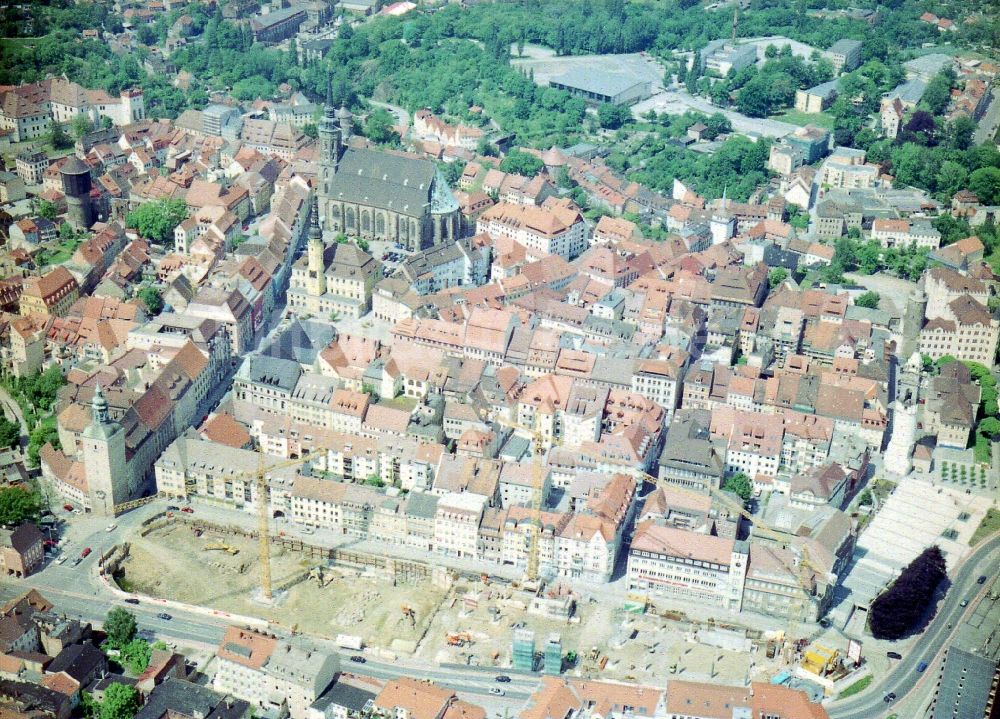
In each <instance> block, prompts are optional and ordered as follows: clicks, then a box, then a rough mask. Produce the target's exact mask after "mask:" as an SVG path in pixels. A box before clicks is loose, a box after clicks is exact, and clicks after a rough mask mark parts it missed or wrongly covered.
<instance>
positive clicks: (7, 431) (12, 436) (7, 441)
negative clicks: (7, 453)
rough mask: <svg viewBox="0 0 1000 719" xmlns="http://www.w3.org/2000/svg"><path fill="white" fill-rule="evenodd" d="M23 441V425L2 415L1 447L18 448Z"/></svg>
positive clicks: (0, 422) (0, 417) (0, 424)
mask: <svg viewBox="0 0 1000 719" xmlns="http://www.w3.org/2000/svg"><path fill="white" fill-rule="evenodd" d="M20 441H21V425H19V424H18V423H17V422H11V421H10V420H9V419H7V418H6V417H4V416H2V415H0V447H3V448H4V449H6V448H7V447H16V446H17V444H18V442H20Z"/></svg>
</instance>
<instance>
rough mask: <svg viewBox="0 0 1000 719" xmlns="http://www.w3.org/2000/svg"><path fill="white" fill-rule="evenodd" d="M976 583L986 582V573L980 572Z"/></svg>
mask: <svg viewBox="0 0 1000 719" xmlns="http://www.w3.org/2000/svg"><path fill="white" fill-rule="evenodd" d="M976 584H986V575H985V574H980V575H979V579H977V580H976Z"/></svg>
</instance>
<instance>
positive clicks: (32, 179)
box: [14, 150, 52, 185]
mask: <svg viewBox="0 0 1000 719" xmlns="http://www.w3.org/2000/svg"><path fill="white" fill-rule="evenodd" d="M50 164H52V161H51V160H49V156H48V155H46V154H45V153H44V152H39V151H38V150H25V151H24V152H22V153H20V154H18V156H17V158H16V159H15V160H14V165H15V167H16V168H17V176H18V177H20V178H21V179H22V180H24V184H26V185H41V184H42V179H43V178H44V175H45V171H46V170H47V169H49V165H50Z"/></svg>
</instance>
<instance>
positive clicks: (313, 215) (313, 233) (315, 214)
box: [309, 200, 323, 242]
mask: <svg viewBox="0 0 1000 719" xmlns="http://www.w3.org/2000/svg"><path fill="white" fill-rule="evenodd" d="M318 208H319V200H313V203H312V210H311V211H310V212H309V241H310V242H312V241H313V240H318V241H322V239H323V231H322V230H321V229H320V227H319V209H318Z"/></svg>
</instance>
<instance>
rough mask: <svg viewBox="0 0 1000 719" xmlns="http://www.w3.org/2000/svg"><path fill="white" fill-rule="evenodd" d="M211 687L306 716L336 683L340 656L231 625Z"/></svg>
mask: <svg viewBox="0 0 1000 719" xmlns="http://www.w3.org/2000/svg"><path fill="white" fill-rule="evenodd" d="M215 657H216V673H215V677H214V679H213V680H212V688H213V689H215V690H216V691H218V692H222V693H224V694H231V695H233V696H235V697H237V698H239V699H242V700H244V701H246V702H248V703H249V704H250V705H251V707H256V708H257V709H258V710H261V711H279V710H281V709H283V708H287V710H288V713H289V716H291V718H292V719H306V717H308V715H309V714H308V712H309V707H310V706H311V705H312V703H313V702H315V701H316V700H317V699H318V698H319V697H320V695H322V694H323V692H324V691H325V690H326V688H327V687H328V686H330V684H332V683H333V681H334V679H335V678H336V676H337V673H338V671H339V668H340V662H339V659H338V657H336V656H335V655H330V654H322V653H320V652H316V651H312V650H307V649H303V648H300V647H298V646H296V645H295V644H293V643H292V642H290V641H281V640H278V639H275V638H274V637H273V636H271V635H267V634H261V633H259V632H255V631H253V630H251V629H243V628H240V627H229V628H228V629H227V630H226V634H225V636H224V637H223V638H222V641H221V642H220V643H219V647H218V649H217V650H216V653H215Z"/></svg>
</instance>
